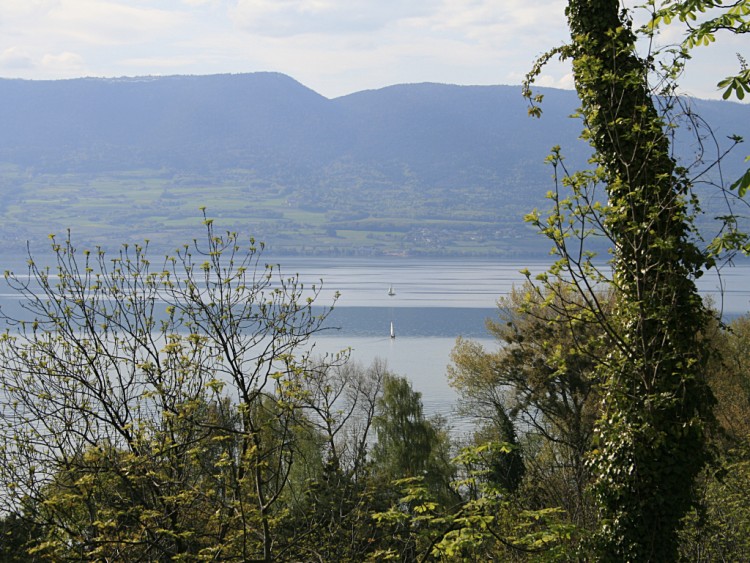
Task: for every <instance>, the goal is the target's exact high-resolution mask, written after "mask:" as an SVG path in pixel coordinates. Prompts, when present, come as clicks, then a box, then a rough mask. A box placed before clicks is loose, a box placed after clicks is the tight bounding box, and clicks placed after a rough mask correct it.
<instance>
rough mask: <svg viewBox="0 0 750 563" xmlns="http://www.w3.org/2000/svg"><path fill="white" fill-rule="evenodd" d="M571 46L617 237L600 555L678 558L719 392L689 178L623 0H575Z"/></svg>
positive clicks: (600, 460)
mask: <svg viewBox="0 0 750 563" xmlns="http://www.w3.org/2000/svg"><path fill="white" fill-rule="evenodd" d="M566 13H567V16H568V22H569V26H570V31H571V35H572V44H571V49H570V54H571V55H572V59H573V69H574V76H575V83H576V89H577V91H578V95H579V97H580V99H581V104H582V106H581V109H582V116H583V119H584V121H585V124H586V131H585V135H586V136H587V138H588V140H589V141H590V143H591V144H592V146H593V148H594V149H595V159H596V163H597V164H598V165H600V166H601V167H602V168H603V171H604V177H605V180H606V183H607V191H608V196H609V203H608V207H607V212H606V213H605V228H606V230H607V232H608V234H609V236H610V237H611V239H612V241H613V243H614V249H613V285H614V290H615V293H616V306H615V312H614V321H615V326H617V327H618V331H617V333H618V334H617V343H616V344H617V345H616V347H615V348H614V349H613V351H612V353H611V355H610V357H608V358H606V360H605V361H604V362H603V366H604V367H603V369H604V371H605V373H604V376H605V381H606V383H605V388H604V391H603V400H604V405H603V416H602V418H601V420H600V422H599V425H598V430H597V436H596V445H595V447H596V449H595V452H594V459H593V470H594V474H595V492H596V495H597V499H598V501H599V503H600V507H601V510H602V515H601V516H602V527H601V537H600V539H601V543H600V544H599V546H600V548H601V550H602V552H601V554H600V557H601V559H602V560H611V561H670V560H674V559H675V558H676V541H677V540H676V530H677V528H678V526H679V522H680V519H681V518H682V516H683V515H684V514H685V512H686V511H687V510H688V508H689V507H690V504H691V500H692V490H691V489H692V487H691V483H693V481H694V478H695V476H696V474H697V473H698V472H699V471H700V469H701V467H703V465H704V463H705V460H706V448H705V445H704V426H705V421H706V419H707V417H708V416H709V415H708V413H709V412H710V407H711V404H712V397H711V393H710V391H709V389H708V387H707V385H706V383H705V381H704V378H703V369H704V363H705V360H706V355H707V354H706V351H705V350H704V345H703V344H702V342H701V339H700V332H701V329H702V327H704V324H705V322H706V320H707V313H706V310H705V309H704V307H703V305H702V302H701V299H700V297H699V295H698V293H697V290H696V287H695V284H694V282H693V279H694V278H695V277H697V276H698V275H700V270H701V268H702V267H703V266H704V265H705V258H704V255H703V253H702V252H701V251H700V250H699V248H698V247H697V246H696V245H695V243H694V242H693V240H692V235H693V223H692V216H691V209H690V202H689V195H690V194H689V191H688V189H689V186H688V185H686V182H684V181H682V179H681V178H680V177H679V176H678V175H677V174H676V165H675V162H674V161H673V159H672V158H671V157H670V153H669V139H668V138H667V136H666V135H665V132H664V131H665V124H664V122H663V121H662V119H661V118H660V116H659V113H658V111H657V109H656V107H655V105H654V103H653V99H652V97H651V92H650V90H649V86H648V76H647V74H648V62H647V61H645V60H643V59H641V58H639V57H638V56H637V55H636V54H635V50H634V48H635V35H634V34H633V32H632V31H631V28H630V26H629V23H628V19H627V16H626V15H625V14H624V13H622V12H621V11H620V2H619V1H618V0H569V2H568V8H567V12H566Z"/></svg>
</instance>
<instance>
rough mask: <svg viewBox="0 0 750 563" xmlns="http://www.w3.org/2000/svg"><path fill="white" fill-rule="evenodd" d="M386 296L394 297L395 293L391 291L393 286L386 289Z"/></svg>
mask: <svg viewBox="0 0 750 563" xmlns="http://www.w3.org/2000/svg"><path fill="white" fill-rule="evenodd" d="M388 295H390V296H391V297H393V296H394V295H396V291H395V290H394V289H393V286H391V287H389V288H388Z"/></svg>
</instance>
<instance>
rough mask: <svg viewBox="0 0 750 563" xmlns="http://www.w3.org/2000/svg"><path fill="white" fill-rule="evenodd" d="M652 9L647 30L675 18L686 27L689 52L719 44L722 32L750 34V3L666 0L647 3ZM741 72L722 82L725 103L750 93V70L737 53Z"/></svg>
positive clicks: (722, 0) (715, 0)
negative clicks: (727, 100)
mask: <svg viewBox="0 0 750 563" xmlns="http://www.w3.org/2000/svg"><path fill="white" fill-rule="evenodd" d="M647 6H649V7H650V8H651V10H652V17H651V20H650V21H649V23H648V24H647V26H646V30H647V31H648V32H649V33H652V32H653V31H655V30H656V29H658V28H659V26H661V25H670V24H671V23H672V20H674V19H676V20H678V21H680V22H682V23H683V24H684V25H685V26H686V27H687V34H686V37H685V39H684V41H683V43H682V45H683V47H684V48H685V49H687V50H690V49H693V48H695V47H700V46H708V45H710V44H711V43H713V42H715V41H716V34H717V33H718V32H720V31H724V32H729V33H735V34H740V33H748V32H750V2H748V1H747V0H733V1H729V2H724V0H666V1H663V2H661V5H660V6H657V2H656V0H649V2H648V3H647ZM738 59H739V62H740V72H739V73H738V74H737V75H735V76H729V77H727V78H725V79H723V80H722V81H721V82H719V84H718V87H719V88H725V90H724V94H723V98H724V99H725V100H726V99H728V98H729V97H730V96H732V95H733V94H734V96H736V97H737V99H739V100H742V99H744V97H745V92H750V69H748V67H747V63H746V62H745V59H744V58H743V57H742V56H741V55H739V54H738Z"/></svg>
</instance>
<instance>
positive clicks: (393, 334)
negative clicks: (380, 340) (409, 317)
mask: <svg viewBox="0 0 750 563" xmlns="http://www.w3.org/2000/svg"><path fill="white" fill-rule="evenodd" d="M391 338H396V331H395V330H393V321H391Z"/></svg>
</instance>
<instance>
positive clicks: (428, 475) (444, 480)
mask: <svg viewBox="0 0 750 563" xmlns="http://www.w3.org/2000/svg"><path fill="white" fill-rule="evenodd" d="M373 427H374V430H375V433H376V442H375V444H374V445H373V448H372V459H373V462H374V465H375V469H374V470H375V472H376V473H377V474H378V475H379V476H381V477H382V478H383V479H384V480H386V481H387V482H389V481H393V480H395V479H402V478H408V477H420V478H422V479H424V482H425V484H426V485H427V486H428V488H429V489H430V491H431V493H432V494H433V495H435V496H437V497H438V498H439V499H440V501H441V502H443V503H445V502H450V498H451V496H452V491H451V489H450V485H449V484H450V480H451V477H452V472H453V469H452V467H451V464H450V455H449V451H448V437H447V434H446V432H445V430H444V428H442V423H441V421H440V420H428V419H426V418H425V417H424V413H423V406H422V398H421V393H419V392H416V391H414V390H413V389H412V387H411V384H410V383H409V381H408V380H407V379H405V378H403V377H396V376H392V375H386V376H385V378H384V379H383V394H382V396H381V397H380V398H379V399H378V403H377V410H376V416H375V418H374V419H373Z"/></svg>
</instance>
